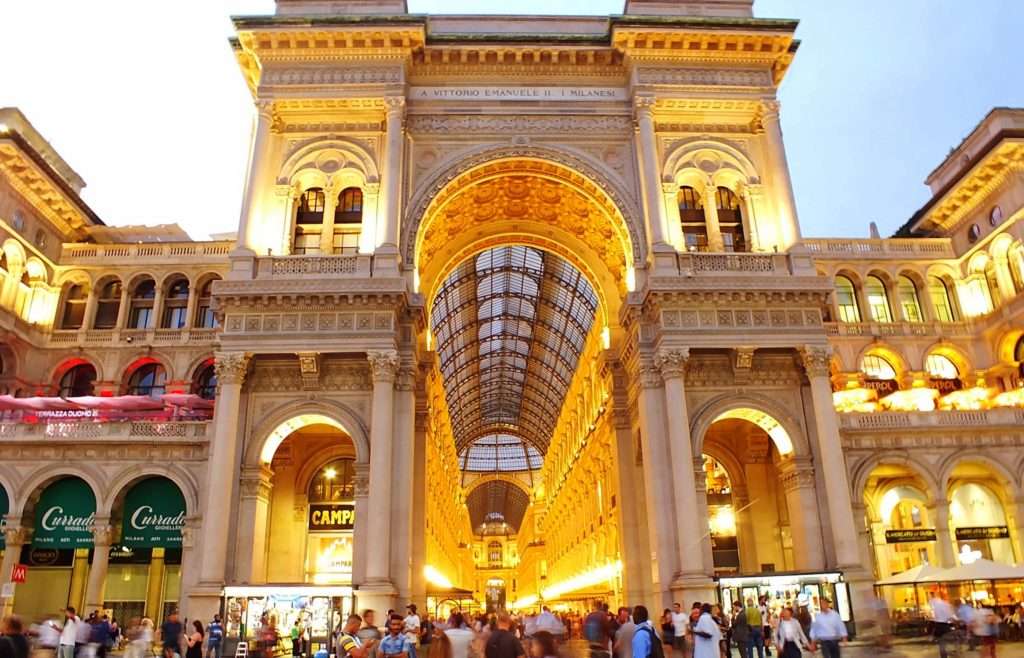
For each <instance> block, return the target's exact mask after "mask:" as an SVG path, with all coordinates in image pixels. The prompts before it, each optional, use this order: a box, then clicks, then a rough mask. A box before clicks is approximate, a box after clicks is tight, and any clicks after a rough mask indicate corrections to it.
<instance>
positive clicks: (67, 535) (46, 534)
mask: <svg viewBox="0 0 1024 658" xmlns="http://www.w3.org/2000/svg"><path fill="white" fill-rule="evenodd" d="M95 520H96V497H95V496H94V495H93V493H92V489H91V488H90V487H89V485H88V484H86V483H85V481H84V480H81V479H79V478H73V477H72V478H64V479H63V480H58V481H56V482H54V483H53V484H51V485H50V486H48V487H47V488H46V490H45V491H43V495H42V496H40V497H39V502H38V503H36V520H35V521H36V522H35V531H34V532H33V533H32V545H33V546H48V547H55V548H87V547H90V546H92V526H93V522H94V521H95Z"/></svg>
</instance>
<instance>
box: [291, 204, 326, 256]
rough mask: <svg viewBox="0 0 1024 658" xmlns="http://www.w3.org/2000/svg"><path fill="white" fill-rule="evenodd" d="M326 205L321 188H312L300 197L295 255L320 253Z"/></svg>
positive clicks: (294, 247) (296, 215) (297, 210)
mask: <svg viewBox="0 0 1024 658" xmlns="http://www.w3.org/2000/svg"><path fill="white" fill-rule="evenodd" d="M325 205H326V197H325V196H324V191H323V190H322V189H320V188H319V187H313V188H310V189H308V190H306V191H305V192H303V193H302V196H301V197H299V204H298V208H296V211H295V236H294V237H295V242H294V246H293V252H294V253H296V254H319V253H320V232H321V230H322V229H323V223H324V207H325Z"/></svg>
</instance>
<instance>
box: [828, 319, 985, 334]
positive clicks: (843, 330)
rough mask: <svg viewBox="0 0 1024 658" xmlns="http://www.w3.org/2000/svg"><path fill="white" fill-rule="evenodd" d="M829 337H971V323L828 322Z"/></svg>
mask: <svg viewBox="0 0 1024 658" xmlns="http://www.w3.org/2000/svg"><path fill="white" fill-rule="evenodd" d="M825 333H826V334H828V335H829V336H865V337H869V338H873V337H875V336H879V337H881V336H970V335H972V334H973V333H974V327H973V325H972V324H971V323H969V322H826V323H825Z"/></svg>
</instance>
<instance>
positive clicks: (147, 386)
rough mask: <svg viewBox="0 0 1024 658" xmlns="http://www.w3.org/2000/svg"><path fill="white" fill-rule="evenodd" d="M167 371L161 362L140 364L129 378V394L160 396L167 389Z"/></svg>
mask: <svg viewBox="0 0 1024 658" xmlns="http://www.w3.org/2000/svg"><path fill="white" fill-rule="evenodd" d="M166 385H167V371H165V370H164V367H163V366H162V365H160V364H159V363H147V364H145V365H142V366H139V367H138V368H137V369H136V370H135V372H133V373H132V376H131V377H130V378H129V379H128V395H145V396H146V397H150V398H154V399H155V398H159V397H160V396H161V395H163V394H164V392H165V391H166Z"/></svg>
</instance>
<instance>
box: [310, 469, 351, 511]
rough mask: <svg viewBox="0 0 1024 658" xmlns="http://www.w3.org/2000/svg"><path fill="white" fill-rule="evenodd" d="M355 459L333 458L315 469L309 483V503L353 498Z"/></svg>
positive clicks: (341, 500)
mask: <svg viewBox="0 0 1024 658" xmlns="http://www.w3.org/2000/svg"><path fill="white" fill-rule="evenodd" d="M355 475H356V467H355V460H352V459H335V460H334V461H332V462H330V463H329V464H325V465H324V467H323V468H321V469H320V470H319V471H317V473H316V475H315V476H314V477H313V480H312V481H311V482H310V483H309V491H308V492H307V498H308V500H309V502H311V503H342V502H351V501H353V500H354V499H355V495H356V491H355Z"/></svg>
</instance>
